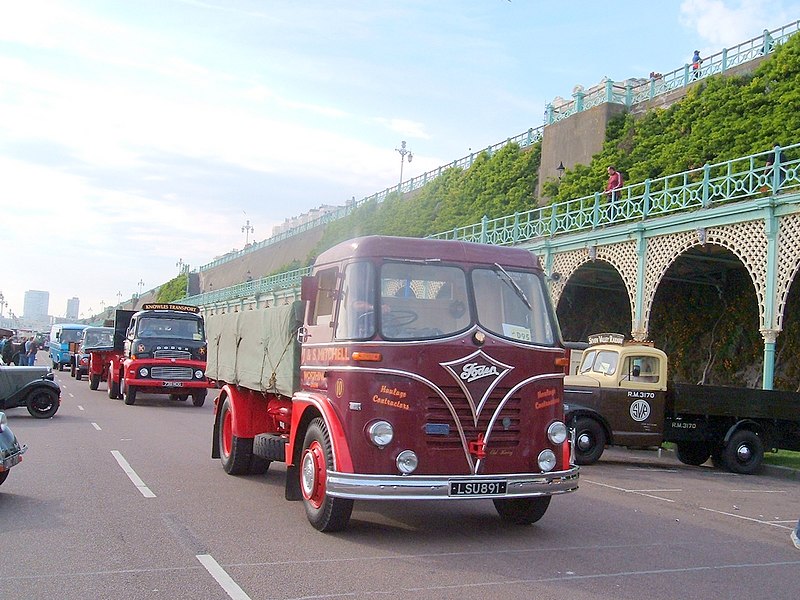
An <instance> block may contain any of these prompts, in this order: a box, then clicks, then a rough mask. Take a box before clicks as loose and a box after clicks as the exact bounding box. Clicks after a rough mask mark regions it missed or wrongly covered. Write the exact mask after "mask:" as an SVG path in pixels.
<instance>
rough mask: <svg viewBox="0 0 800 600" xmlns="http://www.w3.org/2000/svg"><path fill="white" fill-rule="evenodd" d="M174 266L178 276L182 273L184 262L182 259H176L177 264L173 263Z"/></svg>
mask: <svg viewBox="0 0 800 600" xmlns="http://www.w3.org/2000/svg"><path fill="white" fill-rule="evenodd" d="M175 266H176V267H178V275H180V274H181V273H183V267H184V262H183V259H182V258H179V259H178V262H176V263H175Z"/></svg>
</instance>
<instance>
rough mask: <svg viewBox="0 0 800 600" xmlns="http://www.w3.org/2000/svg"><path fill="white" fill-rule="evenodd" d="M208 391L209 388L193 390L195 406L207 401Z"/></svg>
mask: <svg viewBox="0 0 800 600" xmlns="http://www.w3.org/2000/svg"><path fill="white" fill-rule="evenodd" d="M207 393H208V390H206V389H201V390H195V391H193V392H192V404H194V405H195V406H203V404H205V401H206V394H207Z"/></svg>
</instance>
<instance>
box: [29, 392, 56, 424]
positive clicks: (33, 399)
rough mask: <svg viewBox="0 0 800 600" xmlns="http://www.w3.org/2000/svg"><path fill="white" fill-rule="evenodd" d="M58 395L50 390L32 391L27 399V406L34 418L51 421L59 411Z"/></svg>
mask: <svg viewBox="0 0 800 600" xmlns="http://www.w3.org/2000/svg"><path fill="white" fill-rule="evenodd" d="M58 404H59V403H58V394H56V393H55V392H54V391H53V390H51V389H50V388H45V387H40V388H36V389H34V390H32V391H31V392H30V393H29V394H28V397H27V398H26V399H25V406H26V407H27V409H28V412H29V413H30V414H31V416H32V417H36V418H37V419H49V418H50V417H52V416H53V415H54V414H56V412H57V411H58Z"/></svg>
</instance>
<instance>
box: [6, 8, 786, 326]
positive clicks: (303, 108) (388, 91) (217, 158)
mask: <svg viewBox="0 0 800 600" xmlns="http://www.w3.org/2000/svg"><path fill="white" fill-rule="evenodd" d="M798 18H800V0H798V1H790V0H769V1H767V0H683V1H669V0H665V1H663V2H641V1H640V0H635V1H622V0H620V1H615V0H606V1H605V2H596V1H594V0H578V1H576V2H546V3H545V2H536V1H534V0H510V1H509V0H426V1H422V0H369V1H367V0H336V1H332V0H294V1H292V0H25V1H24V2H3V3H2V5H1V6H0V223H2V234H3V236H4V238H5V240H4V241H3V249H4V251H3V253H2V257H3V258H2V259H0V293H2V295H3V298H4V300H5V303H6V305H5V306H3V305H0V309H4V310H3V315H4V316H6V317H8V316H9V315H10V313H13V314H15V315H17V316H22V314H23V301H24V294H25V291H26V290H44V291H48V292H49V294H50V306H49V312H50V314H51V315H53V316H64V314H65V311H66V307H67V300H68V299H69V298H72V297H77V298H79V299H80V314H81V315H82V316H87V317H88V316H90V315H92V314H95V313H98V312H100V311H101V310H102V309H103V308H104V307H107V306H111V305H116V304H118V303H119V301H120V300H122V301H124V300H126V299H129V298H131V297H132V296H133V295H135V294H136V293H138V292H140V291H142V292H146V291H148V290H151V289H153V288H155V287H157V286H159V285H161V284H163V283H165V282H167V281H169V280H170V279H172V278H173V277H175V276H176V275H177V274H178V272H179V268H180V267H181V265H189V266H190V268H191V269H196V268H198V267H200V266H202V265H204V264H206V263H209V262H211V261H212V260H214V258H215V257H218V256H221V255H223V254H225V253H227V252H230V251H231V250H234V249H241V248H242V247H243V246H244V245H245V243H246V242H247V241H250V242H253V241H261V240H263V239H265V238H268V237H269V236H270V235H271V233H272V229H273V227H274V226H276V225H280V224H282V223H284V222H285V221H286V220H287V219H291V218H293V217H295V216H298V215H300V214H303V213H305V212H307V211H309V210H311V209H314V208H317V207H319V206H321V205H342V204H344V203H346V202H347V201H348V200H349V199H351V198H353V197H355V198H356V199H361V198H364V197H366V196H370V195H372V194H374V193H375V192H379V191H382V190H384V189H386V188H389V187H391V186H394V185H396V184H397V183H398V181H399V177H400V168H401V161H403V157H402V156H401V155H400V153H399V152H397V149H398V148H400V144H401V141H406V142H407V147H408V149H409V150H410V151H411V152H412V154H413V160H412V161H411V162H403V178H404V179H406V180H407V179H408V178H410V177H414V176H417V175H420V174H422V173H424V172H426V171H429V170H432V169H435V168H437V167H439V166H442V165H446V164H448V163H451V162H452V161H453V160H457V159H460V158H462V157H464V156H466V155H468V154H469V152H470V151H471V150H472V149H474V150H478V149H481V148H485V147H487V146H489V145H491V144H495V143H498V142H501V141H502V140H505V139H506V138H509V137H513V136H516V135H518V134H520V133H522V132H524V131H526V130H527V129H529V128H531V127H534V128H535V127H538V126H540V125H542V123H543V118H544V110H545V106H546V104H547V103H549V102H551V101H552V100H553V99H554V98H555V97H557V96H561V97H564V98H570V96H571V94H572V90H573V88H574V87H575V86H576V85H582V86H584V87H586V88H588V87H591V86H593V85H595V84H597V83H599V82H600V81H601V80H602V79H603V78H604V77H608V78H610V79H612V80H614V81H623V80H625V79H628V78H630V77H647V76H648V75H649V73H650V72H651V71H659V72H669V71H672V70H674V69H677V68H680V67H682V66H683V65H684V64H686V63H687V62H689V59H690V57H691V54H692V51H693V50H695V49H698V50H700V52H701V55H711V54H714V53H717V52H719V51H720V50H722V48H725V47H731V46H735V45H737V44H739V43H741V42H744V41H746V40H749V39H750V38H753V37H756V36H759V35H761V33H762V31H763V30H764V29H770V30H771V29H775V28H777V27H780V26H782V25H785V24H788V23H790V22H793V21H795V20H797V19H798ZM406 160H407V158H406ZM248 225H249V227H248ZM465 225H466V224H465ZM251 227H252V229H250V228H251Z"/></svg>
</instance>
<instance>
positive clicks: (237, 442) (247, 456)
mask: <svg viewBox="0 0 800 600" xmlns="http://www.w3.org/2000/svg"><path fill="white" fill-rule="evenodd" d="M219 418H220V423H219V458H220V462H221V463H222V468H223V469H224V470H225V472H226V473H227V474H228V475H247V474H252V475H263V474H264V473H266V472H267V470H269V465H270V461H268V460H266V459H264V458H261V457H260V456H255V455H254V454H253V438H240V437H236V436H235V435H233V415H232V413H231V401H230V398H225V402H223V403H222V409H220V415H219Z"/></svg>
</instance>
